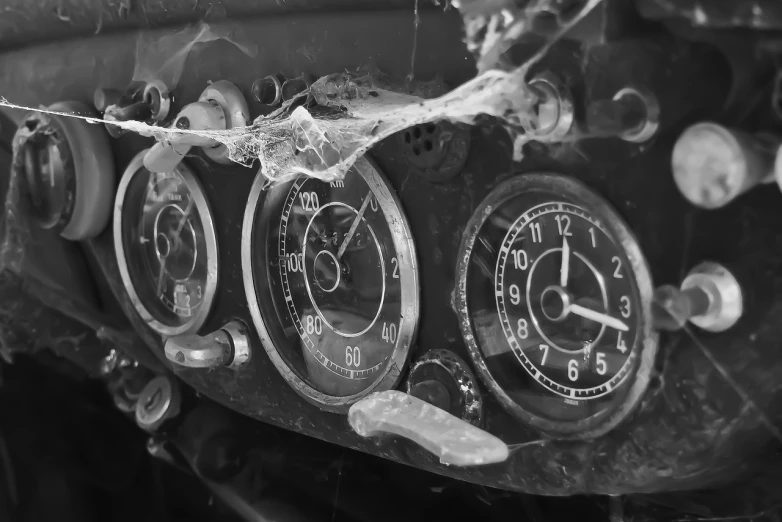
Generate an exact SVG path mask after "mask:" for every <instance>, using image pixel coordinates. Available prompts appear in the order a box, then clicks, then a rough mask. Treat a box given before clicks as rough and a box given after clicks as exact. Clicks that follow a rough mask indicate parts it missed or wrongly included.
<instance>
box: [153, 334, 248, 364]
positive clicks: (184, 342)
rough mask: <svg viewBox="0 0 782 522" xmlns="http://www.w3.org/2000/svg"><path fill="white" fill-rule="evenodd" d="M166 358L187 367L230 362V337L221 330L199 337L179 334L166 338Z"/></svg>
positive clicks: (231, 356) (231, 349)
mask: <svg viewBox="0 0 782 522" xmlns="http://www.w3.org/2000/svg"><path fill="white" fill-rule="evenodd" d="M164 350H165V352H166V359H168V360H169V361H171V362H173V363H176V364H178V365H180V366H186V367H188V368H216V367H218V366H223V365H225V364H228V363H229V362H231V359H232V358H233V353H232V352H233V348H232V344H231V339H230V338H229V337H228V334H227V333H226V332H224V331H223V330H218V331H216V332H214V333H211V334H209V335H206V336H203V337H201V336H200V335H180V336H178V337H169V338H168V339H166V345H165V348H164Z"/></svg>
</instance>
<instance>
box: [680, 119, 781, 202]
mask: <svg viewBox="0 0 782 522" xmlns="http://www.w3.org/2000/svg"><path fill="white" fill-rule="evenodd" d="M778 143H779V142H778V140H775V139H772V138H770V137H768V136H764V135H751V134H748V133H746V132H743V131H740V130H738V129H731V128H728V127H724V126H722V125H718V124H716V123H712V122H701V123H696V124H695V125H692V126H691V127H689V128H687V129H686V130H685V131H684V132H683V133H682V134H681V136H679V139H677V140H676V145H675V146H674V148H673V154H672V156H671V167H672V169H673V179H674V181H675V182H676V186H677V187H678V188H679V192H681V194H682V195H683V196H684V197H685V198H686V199H687V200H688V201H689V202H690V203H692V204H693V205H695V206H697V207H701V208H706V209H715V208H720V207H724V206H725V205H727V204H728V203H730V202H731V201H733V200H734V199H736V198H737V197H739V196H740V195H741V194H744V193H745V192H747V191H749V190H751V189H752V188H754V187H755V186H757V185H761V184H766V183H772V182H773V181H774V159H775V153H776V149H775V145H778Z"/></svg>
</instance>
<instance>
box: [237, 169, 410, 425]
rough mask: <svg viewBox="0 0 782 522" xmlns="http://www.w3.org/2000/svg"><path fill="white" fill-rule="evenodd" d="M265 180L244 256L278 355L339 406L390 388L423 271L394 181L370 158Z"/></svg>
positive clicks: (318, 396)
mask: <svg viewBox="0 0 782 522" xmlns="http://www.w3.org/2000/svg"><path fill="white" fill-rule="evenodd" d="M263 182H264V180H263V179H262V178H259V179H258V180H256V184H255V187H254V188H253V193H252V194H251V198H250V205H249V207H248V211H247V214H246V215H245V227H249V228H252V231H251V232H250V233H246V234H245V244H244V248H243V262H244V264H245V267H244V270H245V289H246V291H247V294H248V300H249V301H250V303H251V309H252V311H253V318H254V320H255V323H256V327H257V329H258V331H259V334H260V336H261V340H262V342H263V344H264V347H265V348H266V351H267V352H268V353H269V355H270V357H271V359H272V361H273V362H274V363H275V364H276V365H277V367H278V368H279V369H280V371H281V373H282V374H283V376H285V377H286V379H288V381H289V382H290V383H291V384H292V385H293V386H294V388H295V389H296V390H297V391H299V392H300V393H301V394H302V395H304V396H305V397H306V398H308V399H310V400H313V401H315V402H317V403H319V404H321V405H325V406H327V407H330V408H332V409H335V410H339V409H343V408H345V407H346V406H348V405H349V404H351V403H352V402H355V400H358V398H360V397H362V396H364V395H366V394H368V393H370V392H371V391H376V390H378V389H388V388H390V387H391V386H393V385H394V384H395V383H396V381H397V380H398V378H399V376H400V374H401V371H402V369H403V366H404V363H405V360H406V355H407V351H408V349H409V347H410V343H411V342H412V338H413V335H414V333H415V328H416V322H417V317H418V272H417V267H416V264H415V251H414V247H413V242H412V239H411V236H410V231H409V228H408V226H407V222H406V220H405V218H404V215H403V214H402V211H401V208H400V206H399V203H398V201H397V199H396V198H395V197H394V196H393V193H392V192H391V190H390V188H389V187H388V185H387V183H386V181H385V180H384V179H383V177H382V176H381V174H380V173H379V172H378V171H377V169H376V168H375V167H374V165H372V164H371V163H370V162H369V160H367V159H365V158H362V159H360V160H359V161H358V162H357V163H356V165H355V166H354V168H353V169H351V170H350V171H349V172H348V174H347V175H346V177H345V179H344V180H340V181H334V182H330V183H329V182H323V181H320V180H317V179H315V178H310V177H306V176H301V177H299V178H297V179H296V180H295V181H293V182H292V183H289V184H286V185H284V186H282V187H275V188H273V189H271V190H270V191H268V193H263V192H262V190H261V189H262V184H263ZM261 199H263V205H262V206H261V205H260V204H259V201H260V200H261ZM249 228H245V230H249ZM247 274H251V277H249V278H248V277H247Z"/></svg>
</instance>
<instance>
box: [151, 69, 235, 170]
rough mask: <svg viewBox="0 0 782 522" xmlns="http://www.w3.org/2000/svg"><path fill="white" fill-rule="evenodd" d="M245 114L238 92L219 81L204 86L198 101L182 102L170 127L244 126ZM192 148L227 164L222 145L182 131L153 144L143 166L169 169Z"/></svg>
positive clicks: (226, 83)
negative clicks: (186, 103)
mask: <svg viewBox="0 0 782 522" xmlns="http://www.w3.org/2000/svg"><path fill="white" fill-rule="evenodd" d="M249 114H250V109H249V108H248V107H247V100H245V99H244V95H242V91H240V90H239V88H238V87H237V86H236V85H234V84H233V83H231V82H228V81H225V80H220V81H218V82H215V83H213V84H212V85H210V86H209V87H207V88H206V89H204V92H202V93H201V96H200V97H199V98H198V101H196V102H193V103H191V104H189V105H186V106H185V107H184V108H183V109H182V110H181V111H180V113H179V114H178V115H177V117H176V118H175V119H174V123H173V127H174V128H177V129H182V130H191V131H213V130H226V129H233V128H236V127H246V126H247V125H248V123H249V122H250V116H249ZM192 147H201V148H202V149H203V151H204V154H206V155H207V156H208V157H209V158H210V159H212V160H213V161H216V162H217V163H222V164H224V165H227V164H230V163H231V160H230V158H229V154H228V148H227V147H226V146H225V145H223V144H221V143H220V142H218V141H216V140H214V139H212V138H207V137H204V136H202V135H199V134H196V133H192V134H191V133H185V134H178V135H176V136H172V137H170V138H167V139H166V140H165V141H159V142H158V143H156V144H155V145H154V146H153V147H152V148H151V149H149V152H147V154H146V156H145V157H144V167H146V168H147V169H148V170H150V171H152V172H170V171H171V170H173V169H174V168H176V166H177V165H179V163H180V162H181V161H182V160H183V159H184V157H185V155H186V154H187V153H188V152H189V151H190V149H191V148H192Z"/></svg>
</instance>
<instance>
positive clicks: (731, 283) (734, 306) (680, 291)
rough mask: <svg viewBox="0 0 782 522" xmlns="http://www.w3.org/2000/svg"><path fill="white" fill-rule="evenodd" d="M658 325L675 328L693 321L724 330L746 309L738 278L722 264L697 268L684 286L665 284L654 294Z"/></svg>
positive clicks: (691, 272)
mask: <svg viewBox="0 0 782 522" xmlns="http://www.w3.org/2000/svg"><path fill="white" fill-rule="evenodd" d="M654 305H655V314H654V315H655V319H654V323H655V327H656V328H657V329H659V330H668V331H675V330H679V329H681V328H684V326H685V325H686V324H687V321H689V322H691V323H692V324H694V325H695V326H698V327H699V328H703V329H704V330H706V331H709V332H724V331H725V330H727V329H728V328H730V327H732V326H733V325H735V324H736V323H737V322H738V320H739V319H740V318H741V316H742V314H743V312H744V302H743V292H742V290H741V286H740V285H739V282H738V280H737V279H736V277H735V276H734V275H733V274H732V273H731V272H730V271H729V270H728V269H727V268H725V267H724V266H722V265H720V264H718V263H712V262H704V263H701V264H699V265H698V266H696V267H695V268H693V269H692V270H691V271H690V273H689V274H687V277H685V278H684V281H683V282H682V284H681V287H680V288H676V287H675V286H672V285H665V286H662V287H660V288H658V289H657V290H656V291H655V293H654Z"/></svg>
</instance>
